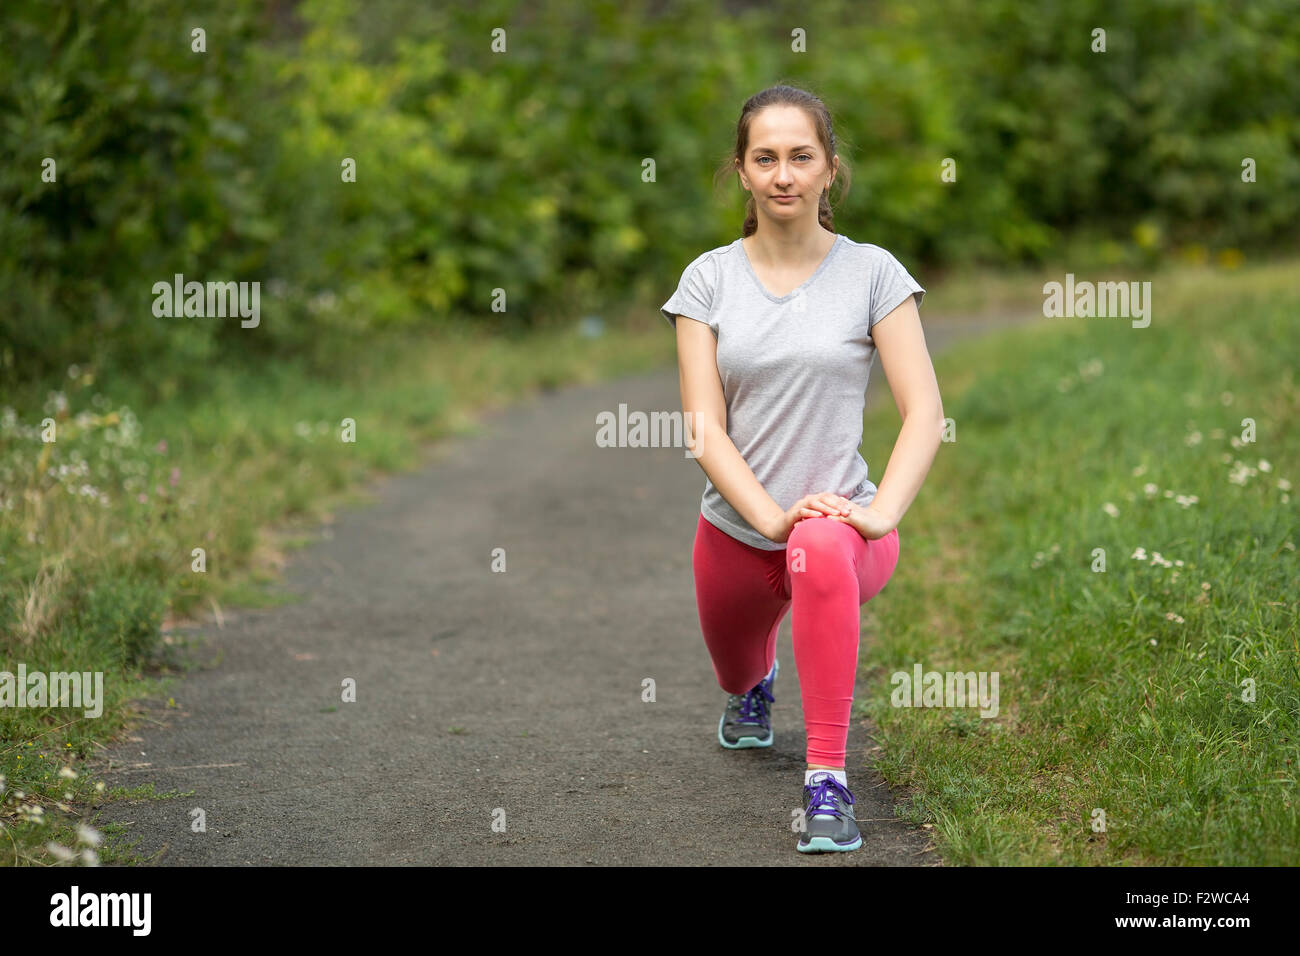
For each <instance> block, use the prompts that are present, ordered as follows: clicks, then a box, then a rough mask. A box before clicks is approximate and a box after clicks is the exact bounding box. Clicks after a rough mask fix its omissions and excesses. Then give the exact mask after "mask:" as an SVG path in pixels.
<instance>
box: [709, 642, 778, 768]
mask: <svg viewBox="0 0 1300 956" xmlns="http://www.w3.org/2000/svg"><path fill="white" fill-rule="evenodd" d="M780 669H781V664H780V662H779V661H773V662H772V670H771V671H769V672H768V675H767V676H766V677H764V678H763V679H762V680H761V681H759V682H758V683H757V684H755V685H754V689H753V690H751V691H749V692H748V693H745V694H739V695H737V694H732V695H731V696H730V697H728V698H727V709H726V710H725V711H723V713H722V719H721V720H719V721H718V743H720V744H722V746H724V747H726V748H727V749H728V750H740V749H741V748H743V747H770V746H772V739H773V738H772V712H771V710H770V708H769V707H768V705H769V704H771V703H772V702H773V701H774V700H775V698H774V697H773V696H772V684H773V682H774V681H775V680H776V675H777V673H778V672H779V671H780Z"/></svg>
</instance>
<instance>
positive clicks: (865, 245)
mask: <svg viewBox="0 0 1300 956" xmlns="http://www.w3.org/2000/svg"><path fill="white" fill-rule="evenodd" d="M840 235H841V236H842V237H843V238H844V242H845V245H847V246H848V247H849V248H850V249H852V250H853V251H854V252H855V253H856V254H857V255H859V256H863V257H864V258H871V259H893V258H894V254H893V253H892V252H890V251H889V250H888V249H886V248H885V247H884V246H878V245H876V244H875V243H871V242H858V241H857V240H856V239H850V238H849V237H848V236H845V235H844V233H840Z"/></svg>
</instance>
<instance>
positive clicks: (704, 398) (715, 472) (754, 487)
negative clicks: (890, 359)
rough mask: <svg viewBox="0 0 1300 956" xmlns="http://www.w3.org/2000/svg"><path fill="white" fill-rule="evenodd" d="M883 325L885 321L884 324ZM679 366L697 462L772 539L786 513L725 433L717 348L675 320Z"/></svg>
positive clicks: (708, 336)
mask: <svg viewBox="0 0 1300 956" xmlns="http://www.w3.org/2000/svg"><path fill="white" fill-rule="evenodd" d="M882 321H883V320H882ZM675 324H676V328H677V367H678V370H679V374H680V377H681V387H682V411H683V412H684V413H685V414H686V419H687V426H688V427H689V428H690V430H691V432H692V433H693V435H694V440H695V452H696V456H695V460H696V461H698V462H699V464H700V467H701V468H702V469H704V473H705V475H707V476H708V478H709V480H710V481H711V482H713V486H714V487H715V488H717V489H718V492H719V493H720V494H721V495H722V497H723V498H725V499H726V500H727V502H728V503H729V504H730V505H731V506H732V507H733V508H735V509H736V511H737V512H739V514H740V516H741V517H742V518H744V519H745V520H746V521H748V522H749V523H750V525H751V526H752V527H753V529H754V530H755V531H757V532H758V533H759V534H761V535H763V536H764V537H769V538H770V537H771V534H770V533H771V532H773V531H774V530H775V526H776V525H777V524H778V523H780V522H781V520H782V518H783V516H784V515H785V509H783V508H782V507H781V506H780V505H778V504H777V503H776V501H775V500H774V499H773V498H772V496H771V495H769V494H768V493H767V490H766V489H765V488H764V487H763V485H762V484H761V483H760V482H759V480H758V479H757V478H755V477H754V472H753V470H752V469H751V468H750V467H749V463H748V462H746V461H745V459H744V457H743V456H742V455H741V454H740V452H739V451H738V450H737V449H736V445H735V443H734V442H732V440H731V436H730V435H728V434H727V401H726V398H725V396H724V395H723V392H722V379H721V378H719V377H718V355H717V349H718V343H717V340H716V339H714V337H713V330H712V329H710V328H709V326H708V325H706V324H705V323H703V322H699V321H696V320H695V319H691V318H688V317H687V316H684V315H681V316H678V317H677V322H676V323H675Z"/></svg>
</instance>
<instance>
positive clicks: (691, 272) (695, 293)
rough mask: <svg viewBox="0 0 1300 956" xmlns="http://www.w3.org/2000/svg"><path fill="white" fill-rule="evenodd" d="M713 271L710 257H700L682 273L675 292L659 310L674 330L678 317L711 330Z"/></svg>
mask: <svg viewBox="0 0 1300 956" xmlns="http://www.w3.org/2000/svg"><path fill="white" fill-rule="evenodd" d="M713 269H714V264H713V262H712V257H708V256H701V257H700V258H699V259H696V260H695V261H694V262H692V263H691V264H690V265H689V266H687V267H686V269H685V270H684V271H683V272H682V278H681V281H680V282H678V283H677V291H676V292H674V293H673V294H672V297H671V298H669V300H668V301H667V302H665V303H664V304H663V305H662V306H660V309H659V311H660V312H662V313H663V315H664V318H665V319H667V320H668V324H669V325H671V326H672V327H673V328H674V329H675V328H677V316H679V315H684V316H686V317H687V318H688V319H696V320H698V321H700V322H703V323H704V324H705V325H708V326H709V327H710V328H712V323H710V321H709V314H710V312H712V310H713V288H714V281H713Z"/></svg>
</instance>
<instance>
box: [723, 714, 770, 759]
mask: <svg viewBox="0 0 1300 956" xmlns="http://www.w3.org/2000/svg"><path fill="white" fill-rule="evenodd" d="M726 723H727V715H726V714H723V715H722V716H721V717H720V718H718V743H720V744H722V746H724V747H726V748H727V749H728V750H747V749H749V748H750V747H770V746H772V741H773V740H775V739H776V738H775V735H773V734H770V733H769V734H768V735H767V739H766V740H763V739H761V738H759V737H741V738H740V739H739V740H737V741H736V742H735V743H734V744H733V743H730V742H728V741H727V739H726V738H725V737H723V736H722V728H723V727H724V726H725V725H726Z"/></svg>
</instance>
